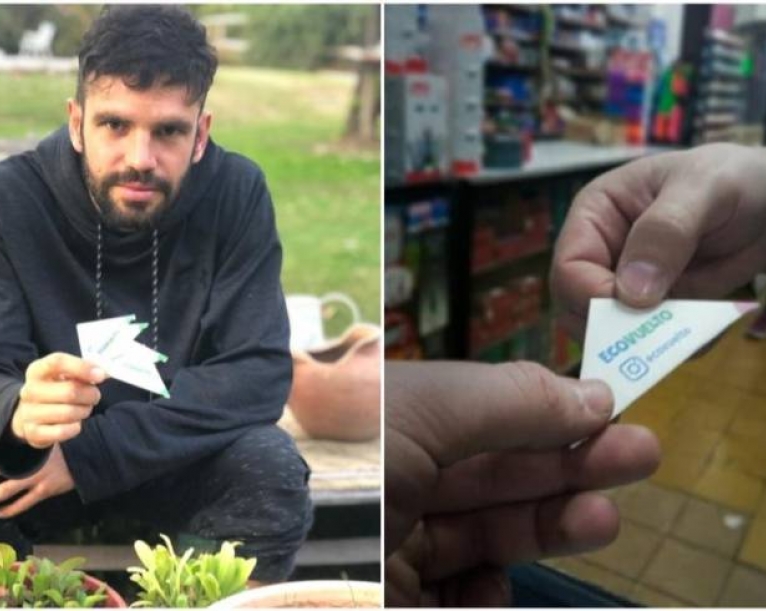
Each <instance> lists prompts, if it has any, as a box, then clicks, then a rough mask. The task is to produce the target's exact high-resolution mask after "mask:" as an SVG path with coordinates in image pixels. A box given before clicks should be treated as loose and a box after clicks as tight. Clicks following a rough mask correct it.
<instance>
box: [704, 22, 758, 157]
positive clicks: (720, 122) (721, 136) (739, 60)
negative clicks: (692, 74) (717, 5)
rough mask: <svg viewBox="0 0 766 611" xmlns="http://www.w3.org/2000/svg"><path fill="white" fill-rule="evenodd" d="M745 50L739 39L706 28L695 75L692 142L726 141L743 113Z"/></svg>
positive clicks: (717, 30)
mask: <svg viewBox="0 0 766 611" xmlns="http://www.w3.org/2000/svg"><path fill="white" fill-rule="evenodd" d="M746 59H747V53H746V49H745V43H744V41H743V40H742V38H740V37H738V36H735V35H733V34H730V33H728V32H726V31H724V30H719V29H712V28H711V29H708V30H707V31H706V33H705V43H704V48H703V50H702V57H701V65H700V67H699V72H698V76H697V83H696V87H697V95H696V96H695V104H694V122H693V126H692V137H691V141H692V144H695V145H696V144H703V143H705V142H717V141H726V140H730V139H731V137H732V134H731V132H732V128H734V127H735V126H736V125H737V124H738V123H739V122H740V119H741V116H742V114H743V111H744V108H743V102H744V100H745V97H746V95H745V94H746V84H747V83H746V78H747V74H746V67H747V62H746Z"/></svg>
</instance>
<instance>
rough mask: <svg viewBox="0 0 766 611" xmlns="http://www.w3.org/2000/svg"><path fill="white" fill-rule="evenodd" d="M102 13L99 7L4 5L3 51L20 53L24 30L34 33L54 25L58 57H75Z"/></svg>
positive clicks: (0, 16)
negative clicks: (43, 26)
mask: <svg viewBox="0 0 766 611" xmlns="http://www.w3.org/2000/svg"><path fill="white" fill-rule="evenodd" d="M100 10H101V6H100V5H97V4H59V5H56V4H0V49H2V50H3V51H5V52H6V53H9V54H15V53H18V50H19V41H20V40H21V35H22V34H23V33H24V30H34V29H36V28H37V26H39V25H40V23H41V22H42V21H50V22H52V23H53V24H55V26H56V37H55V38H54V39H53V53H54V55H61V56H69V57H71V56H74V55H76V54H77V49H78V47H79V45H80V40H82V36H83V34H84V33H85V31H86V30H87V29H88V26H90V24H91V22H92V21H93V18H94V17H95V16H96V15H97V14H98V12H99V11H100Z"/></svg>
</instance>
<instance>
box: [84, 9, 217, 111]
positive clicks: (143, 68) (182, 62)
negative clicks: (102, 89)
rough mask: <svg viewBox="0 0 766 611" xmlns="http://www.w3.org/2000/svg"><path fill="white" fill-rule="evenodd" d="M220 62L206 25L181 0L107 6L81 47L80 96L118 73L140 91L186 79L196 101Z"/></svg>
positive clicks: (184, 82)
mask: <svg viewBox="0 0 766 611" xmlns="http://www.w3.org/2000/svg"><path fill="white" fill-rule="evenodd" d="M217 67H218V59H217V58H216V54H215V49H213V47H211V46H210V45H209V44H208V42H207V36H206V32H205V28H204V26H202V24H200V23H199V22H198V21H197V20H196V19H195V18H194V16H193V15H192V14H191V13H189V12H188V11H187V10H186V9H185V8H183V7H181V6H178V5H149V4H142V5H132V6H131V5H114V6H105V7H104V9H103V10H102V11H101V13H100V14H99V16H98V17H97V18H96V20H95V21H94V22H93V24H92V25H91V27H90V29H89V30H88V31H87V32H86V33H85V36H84V37H83V40H82V45H81V46H80V52H79V72H78V75H77V101H78V102H79V103H80V104H83V102H84V101H85V89H86V88H87V86H88V83H89V82H90V81H92V80H94V79H97V78H99V77H101V76H118V77H120V78H122V79H123V81H124V82H125V84H126V85H127V86H128V87H130V88H132V89H137V90H139V91H143V90H146V89H149V88H151V87H153V86H155V85H161V86H167V85H184V86H186V89H187V91H188V94H189V101H190V102H191V103H195V102H201V103H202V105H204V103H205V97H206V96H207V92H208V90H209V89H210V86H211V85H212V84H213V77H214V76H215V71H216V69H217Z"/></svg>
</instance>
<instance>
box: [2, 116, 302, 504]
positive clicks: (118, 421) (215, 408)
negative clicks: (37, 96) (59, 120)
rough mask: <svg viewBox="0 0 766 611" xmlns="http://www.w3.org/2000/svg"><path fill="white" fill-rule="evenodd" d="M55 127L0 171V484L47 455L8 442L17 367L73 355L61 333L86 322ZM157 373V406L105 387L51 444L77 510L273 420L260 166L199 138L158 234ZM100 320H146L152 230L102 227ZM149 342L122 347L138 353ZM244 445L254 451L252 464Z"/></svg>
mask: <svg viewBox="0 0 766 611" xmlns="http://www.w3.org/2000/svg"><path fill="white" fill-rule="evenodd" d="M80 163H81V159H80V155H79V154H78V153H77V152H76V151H75V150H74V149H73V147H72V145H71V143H70V140H69V136H68V131H67V129H66V128H62V129H60V130H58V131H57V132H55V133H54V134H52V135H51V136H49V137H48V138H46V139H45V140H43V141H42V142H41V143H40V145H39V146H38V147H37V149H36V150H35V151H30V152H28V153H24V154H22V155H17V156H14V157H10V158H9V159H6V160H5V161H3V162H2V163H0V431H3V430H5V431H6V434H5V436H4V439H5V441H4V442H3V443H2V444H0V474H2V475H4V476H6V477H16V478H18V477H22V476H26V475H29V474H31V473H32V472H33V471H34V470H36V469H38V468H39V467H40V466H41V465H42V464H43V462H44V460H45V459H46V457H47V452H44V451H38V450H33V449H32V448H30V447H29V446H25V445H17V444H16V443H14V442H13V441H9V435H8V430H7V428H6V427H9V425H10V418H11V416H12V414H13V410H14V408H15V405H16V402H17V399H18V394H19V390H20V389H21V386H22V383H23V380H24V373H25V371H26V368H27V366H28V365H29V364H30V363H31V362H32V361H34V360H35V359H37V358H40V357H42V356H45V355H47V354H50V353H51V352H67V353H69V354H74V355H78V356H79V354H80V351H79V344H78V340H77V332H76V328H75V325H76V324H77V323H79V322H83V321H88V320H93V319H95V318H96V296H95V285H96V282H95V276H96V273H95V270H96V245H97V228H98V224H99V215H98V212H97V210H96V208H95V206H94V205H93V203H92V202H91V199H90V197H89V195H88V193H87V190H86V188H85V185H84V182H83V178H82V173H81V169H80ZM157 229H158V232H159V286H160V289H159V302H158V306H159V325H158V327H159V343H158V350H159V351H160V352H162V353H164V354H166V355H168V357H169V360H168V362H167V363H165V364H159V365H158V368H159V371H160V374H161V376H162V378H163V380H164V381H165V383H166V385H167V386H168V388H169V390H170V398H169V399H162V398H154V399H152V400H150V396H149V394H148V393H147V392H146V391H143V390H141V389H138V388H135V387H133V386H129V385H127V384H124V383H122V382H119V381H116V380H108V381H107V382H105V383H104V384H102V385H101V393H102V399H101V402H100V403H99V405H98V406H96V409H95V410H94V412H93V414H92V415H91V417H89V418H88V419H87V420H85V421H84V423H83V427H82V432H81V433H80V434H79V435H78V436H77V437H75V438H74V439H71V440H69V441H67V442H65V443H63V444H62V449H63V452H64V456H65V458H66V461H67V465H68V466H69V470H70V471H71V473H72V477H73V478H74V481H75V485H76V489H77V491H78V493H79V495H80V497H81V498H82V500H83V501H84V502H86V503H88V502H92V501H97V500H100V499H104V498H107V497H110V496H113V495H115V494H118V493H120V492H124V491H127V490H130V489H132V488H134V487H136V486H138V485H139V484H141V483H143V482H145V481H147V480H150V479H154V478H156V477H158V476H160V475H162V474H164V473H167V472H170V471H173V470H176V469H179V468H181V467H184V466H187V465H190V464H191V463H194V462H195V461H199V460H202V459H204V458H205V457H207V456H209V455H211V454H213V453H215V452H218V451H219V450H221V449H223V448H224V447H225V446H227V445H228V444H229V443H231V442H232V441H233V440H235V439H236V438H237V437H238V436H239V435H240V434H242V433H243V432H244V431H245V430H246V429H247V428H248V427H251V426H253V425H259V424H265V423H273V422H276V421H277V420H278V419H279V417H280V416H281V414H282V409H283V405H284V403H285V401H286V399H287V394H288V392H289V388H290V383H291V378H292V365H291V358H290V353H289V348H288V345H289V327H288V321H287V313H286V309H285V304H284V297H283V294H282V289H281V286H280V281H279V274H280V267H281V260H282V250H281V246H280V243H279V239H278V236H277V233H276V228H275V223H274V211H273V208H272V204H271V199H270V196H269V193H268V190H267V188H266V184H265V181H264V178H263V174H262V172H261V171H260V169H259V168H258V167H257V166H255V165H254V164H253V163H252V162H250V161H249V160H247V159H246V158H244V157H242V156H239V155H236V154H232V153H227V152H225V151H224V150H223V149H221V148H220V147H218V146H216V145H214V144H213V143H212V141H211V142H210V143H209V144H208V146H207V150H206V152H205V154H204V156H203V158H202V159H201V160H200V162H199V163H197V164H194V165H193V166H192V167H191V170H190V171H189V175H188V177H187V180H186V181H185V182H184V185H183V187H182V189H181V192H180V194H179V197H178V199H177V201H176V202H175V203H174V204H173V206H172V208H171V210H170V211H169V212H168V213H167V214H166V215H164V216H163V218H162V220H161V221H160V222H159V223H158V227H157ZM102 253H103V270H102V271H103V277H102V303H103V309H104V311H103V314H102V317H103V318H109V317H112V316H121V315H125V314H135V315H136V317H137V320H139V321H145V322H150V321H151V319H152V317H151V301H152V232H151V231H143V232H131V233H116V232H113V231H109V230H107V229H106V228H104V230H103V248H102ZM150 333H151V332H150V331H149V330H147V331H145V332H144V333H143V334H142V335H140V336H139V337H138V338H137V339H138V341H142V342H143V343H146V344H151V339H150ZM257 450H258V449H257V448H253V451H254V452H257Z"/></svg>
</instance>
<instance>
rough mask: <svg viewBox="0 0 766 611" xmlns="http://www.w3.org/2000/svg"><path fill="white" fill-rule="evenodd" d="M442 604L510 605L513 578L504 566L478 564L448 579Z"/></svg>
mask: <svg viewBox="0 0 766 611" xmlns="http://www.w3.org/2000/svg"><path fill="white" fill-rule="evenodd" d="M439 589H440V591H441V595H440V597H439V603H440V604H439V606H440V607H468V608H477V607H509V606H511V581H510V579H509V577H508V573H507V572H506V569H505V568H500V567H479V568H476V569H473V570H470V571H467V572H465V573H461V574H460V575H456V576H454V577H450V578H448V579H445V580H444V581H443V582H442V583H441V584H440V586H439Z"/></svg>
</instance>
